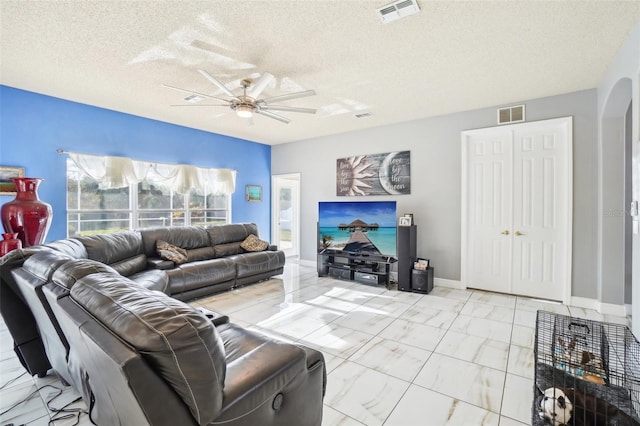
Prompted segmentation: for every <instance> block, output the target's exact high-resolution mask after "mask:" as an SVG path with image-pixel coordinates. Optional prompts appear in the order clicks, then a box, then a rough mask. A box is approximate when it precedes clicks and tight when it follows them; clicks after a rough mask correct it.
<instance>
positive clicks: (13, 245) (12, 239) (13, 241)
mask: <svg viewBox="0 0 640 426" xmlns="http://www.w3.org/2000/svg"><path fill="white" fill-rule="evenodd" d="M2 238H3V240H2V241H0V257H2V256H4V255H5V254H7V253H9V252H10V251H11V250H17V249H20V248H22V241H21V240H19V239H18V234H16V233H7V234H2Z"/></svg>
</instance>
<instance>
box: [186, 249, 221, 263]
mask: <svg viewBox="0 0 640 426" xmlns="http://www.w3.org/2000/svg"><path fill="white" fill-rule="evenodd" d="M215 257H216V251H215V249H214V248H213V247H201V248H196V249H191V250H187V260H188V261H189V262H197V261H199V260H209V259H213V258H215Z"/></svg>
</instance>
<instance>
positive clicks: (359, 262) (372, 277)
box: [318, 249, 396, 288]
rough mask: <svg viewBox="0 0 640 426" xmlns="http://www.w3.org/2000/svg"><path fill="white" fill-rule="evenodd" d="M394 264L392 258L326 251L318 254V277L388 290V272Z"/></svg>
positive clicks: (394, 260) (369, 254)
mask: <svg viewBox="0 0 640 426" xmlns="http://www.w3.org/2000/svg"><path fill="white" fill-rule="evenodd" d="M395 262H396V259H395V258H394V257H392V256H385V255H380V254H371V253H349V252H344V251H342V250H332V249H326V250H323V251H322V252H320V253H318V276H319V277H327V276H329V277H332V278H337V279H340V280H349V281H357V282H359V283H362V284H367V285H375V286H378V285H380V284H384V285H385V286H386V287H387V288H389V285H390V281H389V270H390V269H391V268H390V266H391V264H392V263H395Z"/></svg>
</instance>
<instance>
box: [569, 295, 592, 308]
mask: <svg viewBox="0 0 640 426" xmlns="http://www.w3.org/2000/svg"><path fill="white" fill-rule="evenodd" d="M569 306H575V307H576V308H584V309H593V310H594V311H597V310H598V301H597V300H596V299H588V298H586V297H575V296H571V300H570V302H569Z"/></svg>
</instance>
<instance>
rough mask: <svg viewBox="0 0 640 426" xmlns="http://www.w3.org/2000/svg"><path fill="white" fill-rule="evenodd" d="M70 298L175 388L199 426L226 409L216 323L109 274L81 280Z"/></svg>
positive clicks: (219, 340) (196, 312) (220, 350)
mask: <svg viewBox="0 0 640 426" xmlns="http://www.w3.org/2000/svg"><path fill="white" fill-rule="evenodd" d="M71 297H72V298H73V299H74V300H75V301H76V302H77V303H78V304H80V305H81V306H82V307H84V308H85V309H86V310H87V311H88V312H89V313H90V314H91V315H93V316H94V317H95V318H96V319H98V320H99V321H100V322H102V324H104V326H105V327H107V328H109V329H110V330H111V331H112V332H113V333H115V334H116V335H118V336H119V337H120V338H121V339H123V340H124V341H126V342H127V343H129V344H130V345H131V346H133V347H134V348H136V349H137V350H138V351H139V352H140V354H141V355H142V356H143V358H145V359H146V360H147V362H148V363H149V364H150V365H151V366H152V368H154V369H155V370H156V371H158V373H159V374H160V375H161V376H162V377H163V378H164V379H165V380H166V381H167V382H168V383H169V384H170V385H171V386H172V387H173V389H174V390H175V391H176V393H177V394H178V395H180V397H181V398H182V400H183V401H184V402H185V404H186V405H187V406H188V407H189V410H190V411H191V414H192V415H193V417H194V419H195V420H196V422H197V423H199V424H200V425H204V424H208V423H210V422H211V421H213V419H214V418H215V417H216V416H217V415H218V413H219V412H220V410H221V408H222V399H223V391H222V389H223V386H224V380H225V369H226V363H225V353H224V345H223V341H222V339H221V338H220V336H219V335H218V332H217V331H216V328H215V327H214V326H213V324H212V323H211V321H209V319H208V318H207V317H206V316H205V315H203V314H202V313H201V312H199V311H198V310H197V309H195V308H192V307H191V306H189V305H187V304H186V303H183V302H180V301H178V300H175V299H172V298H171V297H169V296H167V295H165V294H163V293H160V292H157V291H152V290H148V289H146V288H144V287H141V286H139V285H137V284H135V283H134V282H132V281H131V280H129V279H127V278H124V277H121V276H118V275H114V274H109V273H103V274H93V275H89V276H87V277H85V278H84V279H82V280H80V281H78V282H77V283H76V285H75V286H73V288H72V289H71Z"/></svg>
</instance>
